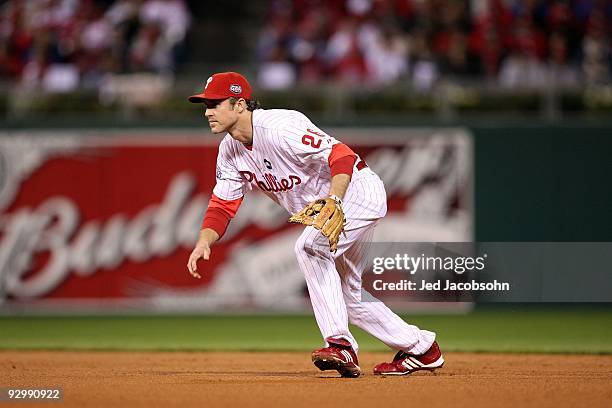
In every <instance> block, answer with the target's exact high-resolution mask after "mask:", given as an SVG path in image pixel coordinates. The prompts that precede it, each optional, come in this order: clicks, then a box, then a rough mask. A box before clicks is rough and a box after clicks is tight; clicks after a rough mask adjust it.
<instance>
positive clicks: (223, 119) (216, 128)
mask: <svg viewBox="0 0 612 408" xmlns="http://www.w3.org/2000/svg"><path fill="white" fill-rule="evenodd" d="M204 103H205V104H206V111H205V112H204V116H206V119H208V125H209V126H210V130H211V131H212V132H213V133H225V132H227V131H229V130H230V129H231V128H232V126H234V125H235V124H236V122H237V121H238V113H237V112H236V111H235V109H234V107H235V106H236V105H234V106H232V104H231V103H230V101H229V99H224V100H220V101H218V100H207V101H205V102H204Z"/></svg>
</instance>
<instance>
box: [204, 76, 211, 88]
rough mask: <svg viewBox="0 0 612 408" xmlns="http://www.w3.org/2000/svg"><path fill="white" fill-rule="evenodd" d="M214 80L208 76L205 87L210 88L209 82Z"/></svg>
mask: <svg viewBox="0 0 612 408" xmlns="http://www.w3.org/2000/svg"><path fill="white" fill-rule="evenodd" d="M211 82H212V77H208V79H207V80H206V85H204V89H206V88H208V84H210V83H211Z"/></svg>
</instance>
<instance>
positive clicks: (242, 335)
mask: <svg viewBox="0 0 612 408" xmlns="http://www.w3.org/2000/svg"><path fill="white" fill-rule="evenodd" d="M404 318H405V320H407V321H408V322H410V323H413V324H416V325H418V326H419V327H421V328H427V329H430V330H434V331H436V332H437V333H438V340H439V341H440V344H441V345H442V347H443V349H444V350H445V351H476V352H515V353H525V352H527V353H536V352H543V353H612V308H610V307H584V306H582V307H545V308H542V307H537V308H535V307H525V306H505V307H494V308H486V309H478V310H476V311H474V312H472V313H469V314H466V315H408V316H404ZM354 333H355V336H356V337H357V339H358V341H359V342H360V345H361V350H363V351H378V350H381V351H382V350H387V348H386V347H385V346H384V345H383V344H382V343H380V342H379V341H378V340H376V339H374V338H373V337H371V336H369V335H367V334H366V333H364V332H363V331H361V330H359V329H356V328H354ZM319 344H321V338H320V334H319V331H318V329H317V326H316V324H315V321H314V318H313V317H312V316H210V315H206V316H184V315H181V316H168V315H166V316H72V317H69V316H63V317H57V316H17V317H15V316H5V317H0V349H30V350H32V349H55V350H57V349H68V350H77V349H79V350H82V349H88V350H199V351H206V350H261V351H272V350H299V351H308V350H311V349H313V348H315V347H317V346H318V345H319Z"/></svg>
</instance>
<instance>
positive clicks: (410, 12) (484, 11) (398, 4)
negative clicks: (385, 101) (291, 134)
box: [257, 0, 612, 90]
mask: <svg viewBox="0 0 612 408" xmlns="http://www.w3.org/2000/svg"><path fill="white" fill-rule="evenodd" d="M266 21H267V24H266V26H265V27H264V28H263V30H262V31H261V34H260V37H259V40H258V46H257V59H258V61H259V71H258V72H259V73H258V76H259V83H260V86H262V87H264V88H268V89H285V88H289V87H291V86H294V85H295V84H303V85H308V84H317V83H321V82H325V81H328V80H333V81H336V82H341V83H345V84H348V85H355V84H364V85H369V86H381V85H389V84H396V83H408V84H409V85H410V86H412V87H413V88H415V89H420V90H427V89H430V88H431V87H432V86H434V85H435V84H436V83H437V82H438V81H440V80H441V79H446V80H451V81H458V82H475V81H478V82H479V83H486V84H495V85H497V86H502V87H509V88H516V87H523V88H542V87H547V86H550V85H556V86H559V87H571V86H580V85H583V84H601V83H607V82H609V81H610V78H611V69H612V60H611V51H612V49H611V47H612V45H611V44H612V41H611V38H612V36H611V34H612V0H325V1H323V0H273V1H271V2H270V3H269V7H268V10H267V16H266Z"/></svg>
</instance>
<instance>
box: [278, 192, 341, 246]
mask: <svg viewBox="0 0 612 408" xmlns="http://www.w3.org/2000/svg"><path fill="white" fill-rule="evenodd" d="M289 222H291V223H296V224H304V225H311V226H313V227H315V228H316V229H318V230H321V232H322V233H323V235H325V236H326V237H327V238H328V240H329V250H330V251H331V252H336V250H337V249H338V241H339V240H340V234H342V232H343V231H344V224H345V223H346V219H345V218H344V211H342V203H341V202H340V200H334V199H333V198H331V197H327V198H320V199H318V200H315V201H313V202H311V203H310V204H308V205H307V206H306V207H304V208H303V209H302V211H300V212H298V213H295V214H293V215H292V216H291V217H290V218H289Z"/></svg>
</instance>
